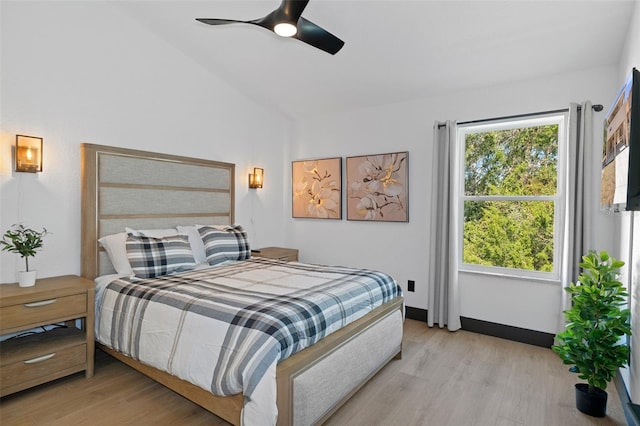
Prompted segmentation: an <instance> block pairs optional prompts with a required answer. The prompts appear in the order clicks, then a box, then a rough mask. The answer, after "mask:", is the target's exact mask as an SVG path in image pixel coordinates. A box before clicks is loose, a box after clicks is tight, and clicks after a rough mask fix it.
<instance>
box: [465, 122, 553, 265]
mask: <svg viewBox="0 0 640 426" xmlns="http://www.w3.org/2000/svg"><path fill="white" fill-rule="evenodd" d="M557 161H558V126H557V125H545V126H537V127H525V128H517V129H508V130H499V131H492V132H483V133H471V134H468V135H466V138H465V194H466V195H489V196H491V195H505V196H540V195H555V194H556V191H557ZM553 226H554V203H553V201H541V200H537V201H466V202H465V203H464V233H463V235H464V243H463V260H464V262H465V263H471V264H476V265H487V266H499V267H504V268H517V269H525V270H534V271H545V272H550V271H553V241H554V240H553V238H554V228H553Z"/></svg>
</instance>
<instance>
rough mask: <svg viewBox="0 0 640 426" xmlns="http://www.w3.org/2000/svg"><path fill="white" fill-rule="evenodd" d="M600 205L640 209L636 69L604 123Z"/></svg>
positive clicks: (639, 80)
mask: <svg viewBox="0 0 640 426" xmlns="http://www.w3.org/2000/svg"><path fill="white" fill-rule="evenodd" d="M600 183H601V187H600V204H601V206H602V207H603V208H604V209H607V210H611V211H620V210H640V72H639V71H638V70H637V69H635V68H634V69H633V70H632V71H631V73H630V74H629V76H628V77H627V79H626V80H625V82H624V84H623V85H622V88H621V89H620V92H619V93H618V96H616V99H615V101H614V102H613V104H612V105H611V107H610V108H609V111H607V115H606V117H605V120H604V143H603V145H602V174H601V180H600Z"/></svg>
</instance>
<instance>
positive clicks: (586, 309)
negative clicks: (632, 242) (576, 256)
mask: <svg viewBox="0 0 640 426" xmlns="http://www.w3.org/2000/svg"><path fill="white" fill-rule="evenodd" d="M582 260H583V262H582V263H581V264H580V267H581V268H582V273H581V274H580V276H579V277H578V281H579V283H577V284H576V283H571V285H570V286H569V287H565V290H566V291H567V292H568V293H570V294H571V302H572V305H571V308H570V309H568V310H566V311H564V315H565V318H566V319H567V325H566V327H565V330H564V331H562V332H560V333H558V335H557V336H556V342H557V343H556V344H555V345H553V346H552V349H553V351H554V352H556V353H557V354H558V355H559V356H560V358H561V359H562V361H563V362H564V363H565V364H570V365H572V366H573V367H571V368H570V371H572V372H574V373H578V377H579V378H581V379H583V380H586V381H587V383H586V384H585V383H578V384H576V386H575V387H576V406H577V408H578V410H580V411H582V412H583V413H585V414H589V415H591V416H596V417H604V416H605V414H606V406H607V393H606V391H605V389H606V387H607V383H609V382H610V381H611V380H613V378H614V377H615V375H616V373H617V371H618V369H619V368H620V367H623V366H624V365H626V364H627V363H628V361H629V346H627V345H626V344H625V342H623V341H621V338H622V337H623V336H626V335H627V336H628V335H631V326H630V323H629V317H630V311H629V309H626V308H625V306H626V305H627V296H628V294H627V292H626V290H625V288H624V286H623V285H622V283H621V282H620V281H618V280H617V278H618V276H619V274H620V268H621V267H622V266H623V265H624V262H622V261H620V260H616V259H614V258H612V257H609V255H608V254H607V252H605V251H603V252H600V254H597V253H596V252H595V251H590V252H589V253H588V254H587V255H586V256H583V257H582Z"/></svg>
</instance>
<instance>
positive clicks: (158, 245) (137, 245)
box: [126, 234, 196, 278]
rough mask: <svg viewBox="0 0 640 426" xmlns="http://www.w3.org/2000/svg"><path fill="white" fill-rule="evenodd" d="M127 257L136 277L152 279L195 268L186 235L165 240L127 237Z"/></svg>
mask: <svg viewBox="0 0 640 426" xmlns="http://www.w3.org/2000/svg"><path fill="white" fill-rule="evenodd" d="M126 247H127V257H128V258H129V263H130V264H131V269H132V270H133V273H134V274H135V275H136V277H139V278H154V277H157V276H160V275H167V274H170V273H172V272H181V271H188V270H191V269H193V268H194V267H195V266H196V261H195V259H194V258H193V253H192V252H191V245H190V244H189V239H188V238H187V236H186V235H175V236H172V237H166V238H153V237H144V236H135V235H133V234H129V235H128V236H127V242H126Z"/></svg>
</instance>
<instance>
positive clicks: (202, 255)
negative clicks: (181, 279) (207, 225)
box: [176, 225, 207, 263]
mask: <svg viewBox="0 0 640 426" xmlns="http://www.w3.org/2000/svg"><path fill="white" fill-rule="evenodd" d="M176 229H177V230H178V233H180V234H184V235H186V236H187V237H189V244H191V251H192V252H193V257H194V258H195V260H196V263H206V262H207V253H206V251H205V249H204V242H203V241H202V237H201V236H200V232H198V228H196V225H191V226H182V225H179V226H177V227H176Z"/></svg>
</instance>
